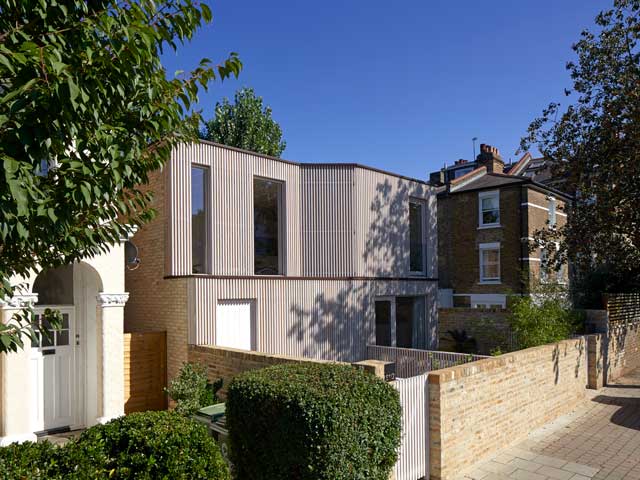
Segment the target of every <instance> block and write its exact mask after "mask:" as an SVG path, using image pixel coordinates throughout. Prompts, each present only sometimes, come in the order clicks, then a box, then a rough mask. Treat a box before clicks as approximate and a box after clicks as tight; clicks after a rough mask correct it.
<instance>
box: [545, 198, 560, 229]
mask: <svg viewBox="0 0 640 480" xmlns="http://www.w3.org/2000/svg"><path fill="white" fill-rule="evenodd" d="M547 199H548V201H549V205H548V207H549V226H550V227H552V228H555V226H556V225H557V223H558V216H557V212H556V210H557V208H558V205H557V202H556V199H555V197H547Z"/></svg>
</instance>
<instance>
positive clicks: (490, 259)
mask: <svg viewBox="0 0 640 480" xmlns="http://www.w3.org/2000/svg"><path fill="white" fill-rule="evenodd" d="M499 281H500V244H499V243H481V244H480V283H497V282H499Z"/></svg>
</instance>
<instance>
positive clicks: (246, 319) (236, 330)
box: [216, 300, 256, 350]
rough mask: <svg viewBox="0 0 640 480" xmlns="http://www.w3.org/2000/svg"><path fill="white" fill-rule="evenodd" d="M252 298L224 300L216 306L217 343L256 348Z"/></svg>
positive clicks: (249, 348) (245, 348)
mask: <svg viewBox="0 0 640 480" xmlns="http://www.w3.org/2000/svg"><path fill="white" fill-rule="evenodd" d="M254 325H255V322H254V315H253V301H252V300H224V301H220V302H218V306H217V307H216V345H218V346H219V347H228V348H238V349H240V350H255V348H256V345H255V326H254Z"/></svg>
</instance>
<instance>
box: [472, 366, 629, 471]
mask: <svg viewBox="0 0 640 480" xmlns="http://www.w3.org/2000/svg"><path fill="white" fill-rule="evenodd" d="M461 478H462V479H467V480H468V479H471V480H505V479H509V480H589V479H592V480H640V369H638V370H635V371H634V372H632V373H630V374H628V375H627V376H625V377H622V378H620V379H618V381H617V382H615V383H614V384H611V385H608V386H607V387H606V388H604V389H602V390H599V391H597V392H592V391H590V399H589V401H588V402H586V403H585V404H584V405H583V406H581V407H579V408H578V409H576V410H575V411H574V412H572V413H571V414H569V415H566V416H564V417H561V418H559V419H558V420H556V421H554V422H552V423H550V424H548V425H545V426H544V427H543V428H541V429H539V430H537V431H535V432H532V433H531V434H530V435H529V437H528V438H527V439H526V440H525V441H523V442H521V443H519V444H517V445H515V446H513V447H511V448H509V449H507V450H505V451H503V452H500V454H498V455H496V456H495V457H493V458H492V459H491V460H489V461H485V462H482V463H480V464H478V465H475V466H474V467H472V468H471V469H470V470H469V471H467V472H465V473H464V474H463V475H462V476H461Z"/></svg>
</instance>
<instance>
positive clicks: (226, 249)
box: [166, 143, 301, 275]
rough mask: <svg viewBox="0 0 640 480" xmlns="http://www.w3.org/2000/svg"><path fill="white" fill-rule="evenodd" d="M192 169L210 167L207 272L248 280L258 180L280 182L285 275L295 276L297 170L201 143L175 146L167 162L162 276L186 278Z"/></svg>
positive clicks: (297, 271)
mask: <svg viewBox="0 0 640 480" xmlns="http://www.w3.org/2000/svg"><path fill="white" fill-rule="evenodd" d="M192 164H197V165H202V166H207V167H209V168H210V175H211V176H210V182H209V184H210V191H211V195H210V204H209V206H210V217H211V218H210V219H209V223H210V225H211V232H210V233H211V241H210V246H211V265H210V268H209V271H210V273H212V274H219V275H253V273H254V271H253V270H254V261H253V258H254V252H253V180H254V177H264V178H268V179H272V180H278V181H281V182H283V183H284V197H285V202H284V203H285V205H284V212H283V216H284V219H283V220H284V222H283V223H284V225H285V227H284V239H283V241H284V245H283V246H284V248H283V252H285V261H284V263H285V272H286V274H287V275H300V258H301V255H300V234H299V232H300V221H299V218H300V213H299V205H300V188H299V187H300V169H299V166H298V165H295V164H291V163H286V162H279V161H276V160H273V159H269V158H266V157H262V156H259V155H253V154H250V153H246V152H240V151H237V150H231V149H226V148H222V147H217V146H215V145H210V144H205V143H200V144H194V145H180V146H179V147H178V148H177V149H176V150H175V151H174V153H173V154H172V157H171V160H170V170H169V176H170V180H169V184H170V185H171V187H172V188H171V191H170V201H169V205H168V208H169V211H170V214H169V219H170V223H169V237H170V239H171V240H170V241H171V245H172V248H171V250H170V255H171V257H172V260H171V262H170V269H169V271H167V272H166V273H167V274H168V275H189V274H191V165H192Z"/></svg>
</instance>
